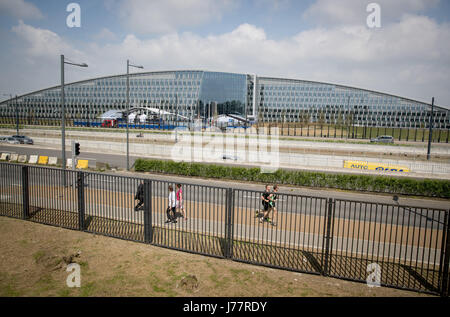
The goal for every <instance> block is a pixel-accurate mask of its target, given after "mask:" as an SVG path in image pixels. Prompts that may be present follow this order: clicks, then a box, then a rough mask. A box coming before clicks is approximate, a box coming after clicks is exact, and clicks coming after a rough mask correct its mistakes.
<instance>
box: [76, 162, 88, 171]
mask: <svg viewBox="0 0 450 317" xmlns="http://www.w3.org/2000/svg"><path fill="white" fill-rule="evenodd" d="M88 167H89V161H88V160H78V163H77V168H79V169H87V168H88Z"/></svg>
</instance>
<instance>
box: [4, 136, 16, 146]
mask: <svg viewBox="0 0 450 317" xmlns="http://www.w3.org/2000/svg"><path fill="white" fill-rule="evenodd" d="M0 143H8V144H20V141H19V140H16V139H14V138H13V137H12V136H2V137H0Z"/></svg>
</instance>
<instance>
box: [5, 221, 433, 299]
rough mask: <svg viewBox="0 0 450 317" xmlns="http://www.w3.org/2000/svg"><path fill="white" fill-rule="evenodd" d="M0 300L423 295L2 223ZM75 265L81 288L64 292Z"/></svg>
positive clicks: (33, 225)
mask: <svg viewBox="0 0 450 317" xmlns="http://www.w3.org/2000/svg"><path fill="white" fill-rule="evenodd" d="M0 239H1V241H2V243H1V245H0V296H150V297H151V296H163V297H170V296H176V297H183V296H187V297H190V296H205V297H215V296H225V297H234V296H237V297H267V296H275V297H288V296H294V297H301V296H370V297H372V296H389V297H394V296H395V297H397V296H428V295H425V294H420V293H415V292H408V291H402V290H397V289H390V288H384V287H380V288H369V287H368V286H367V285H366V284H364V283H354V282H349V281H343V280H338V279H334V278H326V277H322V276H316V275H312V274H302V273H295V272H289V271H283V270H276V269H270V268H265V267H260V266H254V265H249V264H244V263H239V262H233V261H229V260H224V259H218V258H211V257H206V256H201V255H195V254H190V253H185V252H180V251H175V250H170V249H164V248H160V247H156V246H150V245H146V244H143V243H137V242H131V241H125V240H120V239H114V238H109V237H105V236H99V235H95V234H91V233H85V232H80V231H74V230H68V229H62V228H58V227H52V226H47V225H42V224H38V223H33V222H28V221H23V220H18V219H12V218H7V217H0ZM70 263H78V264H79V266H80V268H81V287H79V288H77V287H74V288H69V287H68V286H67V284H66V280H67V278H68V276H69V274H70V272H67V271H66V269H67V265H68V264H70Z"/></svg>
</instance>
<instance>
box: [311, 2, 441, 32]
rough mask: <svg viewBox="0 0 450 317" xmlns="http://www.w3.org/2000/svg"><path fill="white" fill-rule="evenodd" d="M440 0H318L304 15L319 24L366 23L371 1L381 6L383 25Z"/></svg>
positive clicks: (431, 5)
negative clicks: (368, 6) (367, 9)
mask: <svg viewBox="0 0 450 317" xmlns="http://www.w3.org/2000/svg"><path fill="white" fill-rule="evenodd" d="M439 1H440V0H339V1H336V0H317V1H316V2H315V3H313V4H312V5H311V6H310V7H309V8H308V9H307V10H306V11H305V12H304V13H303V17H304V18H306V19H307V20H309V21H312V22H313V23H315V24H319V25H328V26H329V25H366V19H367V16H368V15H369V14H370V12H367V11H366V8H367V5H368V4H369V3H377V4H379V5H380V7H381V21H382V25H383V24H386V23H391V22H397V21H399V20H400V19H401V18H402V16H403V15H404V14H412V13H420V12H423V11H424V10H426V9H429V8H432V7H435V6H436V5H438V4H439Z"/></svg>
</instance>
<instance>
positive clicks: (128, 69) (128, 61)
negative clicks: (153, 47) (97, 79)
mask: <svg viewBox="0 0 450 317" xmlns="http://www.w3.org/2000/svg"><path fill="white" fill-rule="evenodd" d="M130 66H131V67H135V68H141V69H142V68H144V66H137V65H132V64H130V60H128V59H127V116H126V117H127V124H126V126H127V171H129V170H130V143H129V141H130V137H129V134H128V116H129V115H130Z"/></svg>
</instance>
